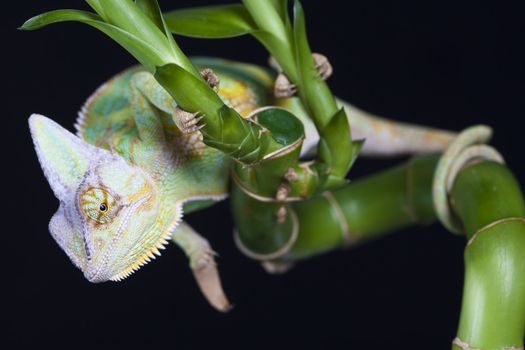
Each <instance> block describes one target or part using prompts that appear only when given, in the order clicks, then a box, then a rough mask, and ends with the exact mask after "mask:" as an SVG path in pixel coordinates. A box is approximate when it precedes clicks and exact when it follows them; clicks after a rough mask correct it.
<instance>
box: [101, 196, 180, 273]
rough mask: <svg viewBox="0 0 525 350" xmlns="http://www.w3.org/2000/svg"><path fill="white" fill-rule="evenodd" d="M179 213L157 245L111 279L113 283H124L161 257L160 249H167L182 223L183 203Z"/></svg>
mask: <svg viewBox="0 0 525 350" xmlns="http://www.w3.org/2000/svg"><path fill="white" fill-rule="evenodd" d="M177 212H178V213H179V215H178V216H177V218H176V219H175V220H174V222H173V224H172V225H171V227H170V228H168V229H167V230H166V233H165V234H164V235H163V236H162V237H160V239H159V240H158V241H157V242H156V243H155V244H153V245H152V247H151V248H150V249H149V250H148V251H146V252H145V253H144V254H142V256H141V257H140V258H138V259H137V260H136V261H135V262H134V263H133V264H131V265H129V266H128V267H126V268H125V269H124V270H122V271H121V272H119V273H118V274H116V275H115V276H113V277H111V278H110V280H111V281H116V282H118V281H122V280H123V279H125V278H127V277H128V276H130V275H131V274H132V273H134V272H135V271H137V270H138V269H140V268H141V267H142V266H144V265H146V264H147V263H149V262H150V261H151V260H154V259H156V258H157V256H160V255H161V252H160V251H159V249H166V247H165V246H166V245H167V244H168V243H169V239H170V238H171V235H172V233H173V230H175V228H176V227H177V226H179V224H180V222H181V221H182V215H183V213H182V203H179V204H178V210H177Z"/></svg>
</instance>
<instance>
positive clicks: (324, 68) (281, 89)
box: [269, 53, 334, 98]
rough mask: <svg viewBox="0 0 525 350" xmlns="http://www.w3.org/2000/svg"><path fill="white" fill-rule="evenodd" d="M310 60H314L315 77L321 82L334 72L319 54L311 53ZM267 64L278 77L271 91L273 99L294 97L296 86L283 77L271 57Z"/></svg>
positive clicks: (326, 60)
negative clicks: (275, 71)
mask: <svg viewBox="0 0 525 350" xmlns="http://www.w3.org/2000/svg"><path fill="white" fill-rule="evenodd" d="M312 58H313V60H314V66H315V69H316V71H317V75H318V76H319V77H320V78H321V79H322V80H326V79H328V78H329V77H330V76H331V75H332V73H333V71H334V70H333V68H332V65H331V64H330V61H329V60H328V58H327V57H326V56H324V55H322V54H320V53H312ZM269 64H270V66H271V67H272V68H274V69H276V70H277V71H278V72H279V75H278V76H277V78H276V79H275V84H274V89H273V92H274V95H275V97H277V98H287V97H292V96H293V95H295V93H296V92H297V88H296V86H295V85H294V84H292V83H291V82H290V80H289V79H288V77H287V76H286V75H284V73H283V72H282V69H281V67H280V66H279V64H278V63H277V61H276V60H275V59H274V58H273V57H270V60H269Z"/></svg>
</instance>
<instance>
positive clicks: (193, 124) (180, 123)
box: [132, 69, 219, 134]
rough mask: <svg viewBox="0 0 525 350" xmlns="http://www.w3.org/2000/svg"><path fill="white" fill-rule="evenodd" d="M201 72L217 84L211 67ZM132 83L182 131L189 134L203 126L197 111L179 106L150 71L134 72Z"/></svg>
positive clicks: (210, 82)
mask: <svg viewBox="0 0 525 350" xmlns="http://www.w3.org/2000/svg"><path fill="white" fill-rule="evenodd" d="M202 74H203V77H204V78H205V79H206V81H207V82H208V83H209V84H210V86H212V87H213V86H217V85H218V84H219V80H218V78H217V76H216V75H215V74H214V73H213V71H212V70H211V69H205V70H203V71H202ZM132 84H133V85H134V88H135V89H136V90H138V91H139V92H140V94H141V95H143V96H145V97H146V98H147V100H148V101H149V102H150V103H151V104H152V105H153V106H155V107H156V108H158V109H159V110H161V111H162V112H164V113H167V114H169V115H171V116H172V117H173V121H174V122H175V125H177V127H178V128H179V130H180V131H182V132H183V133H185V134H189V133H192V132H195V131H197V130H199V129H201V128H202V127H203V126H204V125H203V124H198V123H199V121H200V120H201V119H202V117H199V113H190V112H187V111H185V110H183V109H181V108H179V107H178V106H177V103H175V101H174V100H173V98H172V97H171V96H170V94H168V92H167V91H166V90H165V89H164V88H163V87H162V86H161V85H160V84H159V83H158V82H157V80H156V79H155V78H154V77H153V75H151V74H150V73H148V72H139V73H137V74H135V75H134V76H133V81H132Z"/></svg>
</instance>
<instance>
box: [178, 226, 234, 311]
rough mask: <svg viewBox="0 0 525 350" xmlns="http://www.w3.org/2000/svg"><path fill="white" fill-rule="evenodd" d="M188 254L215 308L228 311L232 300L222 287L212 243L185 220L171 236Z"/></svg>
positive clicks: (201, 285)
mask: <svg viewBox="0 0 525 350" xmlns="http://www.w3.org/2000/svg"><path fill="white" fill-rule="evenodd" d="M171 239H172V241H174V242H175V243H176V244H177V245H178V246H179V247H180V248H181V249H182V250H183V251H184V253H185V254H186V256H187V257H188V259H189V262H190V268H191V270H192V272H193V276H194V277H195V280H196V281H197V284H198V286H199V289H200V290H201V292H202V294H204V296H205V297H206V300H208V302H209V303H210V305H211V306H213V307H214V308H215V309H217V310H219V311H222V312H227V311H229V310H230V309H231V305H230V302H229V301H228V298H226V295H225V293H224V291H223V289H222V284H221V279H220V277H219V271H218V269H217V264H216V263H215V256H216V255H217V253H215V252H214V251H213V249H211V246H210V243H209V242H208V241H207V240H206V239H205V238H204V237H202V236H201V235H199V234H198V233H197V232H195V230H193V228H191V227H190V226H189V225H188V224H186V223H185V222H184V221H183V222H181V223H180V224H179V226H177V228H176V229H175V231H174V232H173V235H172V237H171Z"/></svg>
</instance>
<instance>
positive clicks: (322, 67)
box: [312, 52, 334, 80]
mask: <svg viewBox="0 0 525 350" xmlns="http://www.w3.org/2000/svg"><path fill="white" fill-rule="evenodd" d="M312 57H313V59H314V64H315V69H317V74H319V77H320V78H321V79H323V80H326V79H328V78H330V76H331V75H332V73H333V72H334V69H333V68H332V65H331V64H330V61H329V60H328V58H326V56H325V55H322V54H320V53H315V52H314V53H313V54H312Z"/></svg>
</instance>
